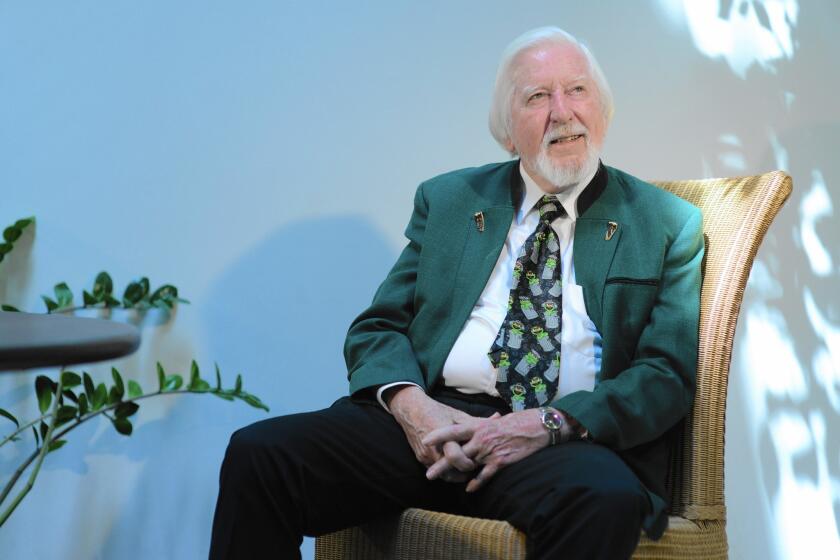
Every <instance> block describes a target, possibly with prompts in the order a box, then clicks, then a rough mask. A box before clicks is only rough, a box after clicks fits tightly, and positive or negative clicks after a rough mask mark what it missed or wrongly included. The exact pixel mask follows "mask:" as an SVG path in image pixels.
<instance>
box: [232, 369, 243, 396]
mask: <svg viewBox="0 0 840 560" xmlns="http://www.w3.org/2000/svg"><path fill="white" fill-rule="evenodd" d="M233 392H234V393H235V394H237V395H238V394H239V393H241V392H242V374H241V373H237V374H236V386H235V387H234V388H233Z"/></svg>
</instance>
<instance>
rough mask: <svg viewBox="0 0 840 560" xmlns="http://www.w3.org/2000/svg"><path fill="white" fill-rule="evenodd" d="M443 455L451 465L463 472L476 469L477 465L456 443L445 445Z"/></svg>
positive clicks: (450, 442)
mask: <svg viewBox="0 0 840 560" xmlns="http://www.w3.org/2000/svg"><path fill="white" fill-rule="evenodd" d="M443 455H444V457H446V460H447V461H448V462H449V464H450V465H452V466H453V467H455V468H456V469H458V470H459V471H461V472H469V471H472V470H474V469H475V463H474V462H473V461H472V460H471V459H470V458H469V457H467V456H466V455H465V454H464V451H463V450H462V449H461V446H460V445H458V444H457V443H455V442H454V441H447V442H446V443H444V444H443Z"/></svg>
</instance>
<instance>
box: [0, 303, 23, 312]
mask: <svg viewBox="0 0 840 560" xmlns="http://www.w3.org/2000/svg"><path fill="white" fill-rule="evenodd" d="M0 309H2V310H3V311H11V312H13V313H20V309H18V308H17V307H14V306H13V305H6V304H5V303H4V304H3V305H0Z"/></svg>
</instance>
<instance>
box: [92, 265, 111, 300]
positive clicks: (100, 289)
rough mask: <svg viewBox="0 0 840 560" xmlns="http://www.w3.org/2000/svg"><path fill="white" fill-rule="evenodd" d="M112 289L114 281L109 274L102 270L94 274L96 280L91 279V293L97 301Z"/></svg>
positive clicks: (109, 293)
mask: <svg viewBox="0 0 840 560" xmlns="http://www.w3.org/2000/svg"><path fill="white" fill-rule="evenodd" d="M113 291H114V282H113V281H112V280H111V275H110V274H108V273H107V272H105V271H104V270H103V271H102V272H100V273H99V274H97V275H96V280H94V281H93V295H94V297H96V299H98V300H99V301H102V298H103V297H104V296H107V295H111V293H112V292H113Z"/></svg>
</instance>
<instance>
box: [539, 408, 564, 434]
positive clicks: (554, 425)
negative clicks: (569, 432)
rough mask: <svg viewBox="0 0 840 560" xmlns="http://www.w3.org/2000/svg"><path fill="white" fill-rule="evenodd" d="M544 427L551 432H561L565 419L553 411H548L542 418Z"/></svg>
mask: <svg viewBox="0 0 840 560" xmlns="http://www.w3.org/2000/svg"><path fill="white" fill-rule="evenodd" d="M542 422H543V425H544V426H545V427H546V428H548V429H549V430H559V429H560V426H562V425H563V418H562V417H561V416H560V415H559V414H557V413H556V412H553V411H551V410H546V411H545V412H544V413H543V417H542Z"/></svg>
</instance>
